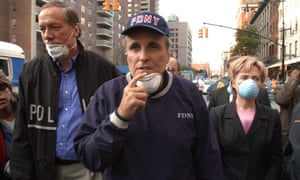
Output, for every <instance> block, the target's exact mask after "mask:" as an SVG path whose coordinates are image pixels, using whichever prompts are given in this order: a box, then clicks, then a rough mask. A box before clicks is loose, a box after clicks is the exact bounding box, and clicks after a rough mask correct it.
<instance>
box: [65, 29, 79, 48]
mask: <svg viewBox="0 0 300 180" xmlns="http://www.w3.org/2000/svg"><path fill="white" fill-rule="evenodd" d="M76 28H78V25H76V26H75V27H74V29H73V30H72V32H71V34H70V35H69V37H68V38H67V40H66V41H65V43H64V44H66V42H68V41H69V40H70V38H71V37H72V35H73V33H74V32H75V29H76ZM75 46H76V43H75V44H74V45H73V46H71V47H70V49H73V48H74V47H75Z"/></svg>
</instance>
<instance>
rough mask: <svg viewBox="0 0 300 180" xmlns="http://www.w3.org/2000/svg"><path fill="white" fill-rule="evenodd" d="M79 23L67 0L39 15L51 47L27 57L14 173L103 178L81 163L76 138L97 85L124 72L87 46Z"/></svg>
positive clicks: (51, 178)
mask: <svg viewBox="0 0 300 180" xmlns="http://www.w3.org/2000/svg"><path fill="white" fill-rule="evenodd" d="M79 24H80V22H79V17H78V15H77V13H76V12H75V10H73V9H72V8H70V7H69V6H66V5H65V4H64V3H61V2H50V3H47V4H45V5H44V6H43V7H42V8H41V11H40V13H39V15H38V25H39V28H40V31H41V38H42V40H43V42H44V44H45V46H46V50H47V53H45V54H42V55H41V56H38V57H36V58H34V59H33V60H31V61H29V62H27V63H26V64H25V65H24V67H23V70H22V72H21V75H20V81H19V84H20V85H19V103H18V109H17V112H16V122H15V129H14V134H13V142H12V152H11V163H10V170H11V174H12V177H13V179H21V180H27V179H28V180H34V179H38V180H41V179H42V180H54V179H55V180H60V179H72V180H76V179H78V180H83V179H84V180H88V179H96V178H101V173H91V172H90V171H89V170H88V169H86V168H85V167H84V166H83V165H82V164H81V163H79V161H78V158H77V156H76V154H75V151H74V145H73V140H74V136H75V133H76V132H77V130H78V127H79V124H80V122H81V119H82V116H83V114H84V112H85V110H86V107H87V105H88V104H89V101H90V99H91V97H92V96H93V94H94V92H95V90H96V89H97V88H98V87H99V86H100V85H101V84H102V83H104V82H105V81H107V80H110V79H112V78H114V77H117V76H118V75H120V74H121V73H120V72H119V71H118V70H117V68H116V67H115V66H114V65H113V64H112V63H110V62H109V61H108V60H107V59H105V58H104V57H102V56H100V55H98V54H96V53H94V52H91V51H87V50H85V49H84V47H83V46H82V44H81V43H80V41H79V39H78V38H79V37H80V34H81V29H80V27H79Z"/></svg>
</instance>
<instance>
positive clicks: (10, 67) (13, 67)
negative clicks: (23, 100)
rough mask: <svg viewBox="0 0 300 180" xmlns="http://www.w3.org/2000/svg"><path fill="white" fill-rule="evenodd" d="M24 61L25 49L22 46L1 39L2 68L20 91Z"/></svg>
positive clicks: (15, 89)
mask: <svg viewBox="0 0 300 180" xmlns="http://www.w3.org/2000/svg"><path fill="white" fill-rule="evenodd" d="M24 63H25V55H24V50H23V49H22V48H21V47H20V46H18V45H16V44H13V43H9V42H4V41H0V69H1V70H2V71H3V72H4V73H5V74H6V76H7V77H8V79H9V80H10V81H11V84H12V86H13V90H14V91H15V92H18V86H19V76H20V72H21V70H22V67H23V65H24Z"/></svg>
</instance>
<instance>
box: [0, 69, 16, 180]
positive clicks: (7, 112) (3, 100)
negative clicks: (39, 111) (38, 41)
mask: <svg viewBox="0 0 300 180" xmlns="http://www.w3.org/2000/svg"><path fill="white" fill-rule="evenodd" d="M16 104H17V96H16V94H15V93H14V92H13V90H12V86H11V84H10V81H9V79H8V78H7V77H6V75H5V74H4V72H3V71H2V70H0V163H1V164H0V166H1V170H0V179H1V180H6V179H10V178H9V176H10V175H9V169H8V165H9V159H10V158H9V154H10V149H11V139H12V134H13V127H14V122H15V109H16Z"/></svg>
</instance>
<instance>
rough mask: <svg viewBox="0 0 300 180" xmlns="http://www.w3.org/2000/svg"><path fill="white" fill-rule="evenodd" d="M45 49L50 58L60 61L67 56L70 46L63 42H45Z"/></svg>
mask: <svg viewBox="0 0 300 180" xmlns="http://www.w3.org/2000/svg"><path fill="white" fill-rule="evenodd" d="M46 49H47V52H48V54H49V56H51V57H52V58H54V59H56V60H58V61H60V60H64V59H66V58H67V56H68V55H69V53H70V48H69V47H68V46H67V45H65V44H46Z"/></svg>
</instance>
